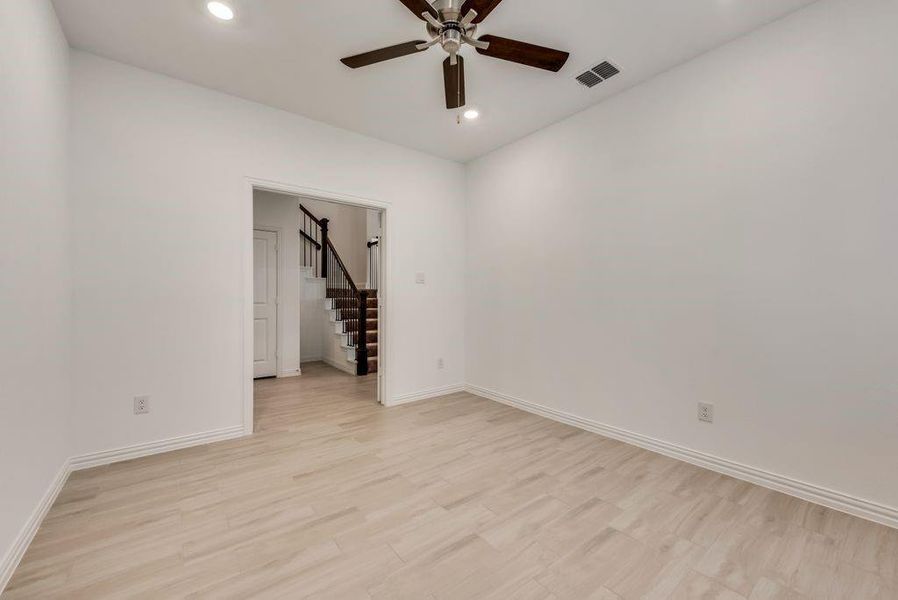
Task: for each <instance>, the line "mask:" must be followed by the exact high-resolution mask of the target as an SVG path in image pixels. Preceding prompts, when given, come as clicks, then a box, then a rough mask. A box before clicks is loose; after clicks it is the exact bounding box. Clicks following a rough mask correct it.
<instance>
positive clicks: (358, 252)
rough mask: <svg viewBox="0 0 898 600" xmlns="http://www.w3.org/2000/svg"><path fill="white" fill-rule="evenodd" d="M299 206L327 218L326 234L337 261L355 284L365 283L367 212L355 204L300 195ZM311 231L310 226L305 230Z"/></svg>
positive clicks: (320, 217)
mask: <svg viewBox="0 0 898 600" xmlns="http://www.w3.org/2000/svg"><path fill="white" fill-rule="evenodd" d="M300 201H301V202H302V205H303V206H305V207H306V208H307V209H309V212H311V213H312V214H313V215H315V217H316V218H318V219H328V237H329V238H330V241H331V243H332V244H333V245H334V248H336V249H337V253H338V254H339V255H340V260H342V261H343V264H344V265H345V266H346V270H347V271H349V275H350V277H352V279H353V281H355V283H356V284H358V285H364V284H365V268H366V265H367V262H366V261H367V260H368V255H367V249H368V248H367V246H365V243H366V242H367V241H368V240H367V237H366V234H367V230H366V229H367V215H366V213H367V211H366V210H365V209H364V208H359V207H358V206H352V205H349V204H338V203H336V202H322V201H320V200H313V199H311V198H301V199H300ZM309 231H310V232H311V229H310V230H309Z"/></svg>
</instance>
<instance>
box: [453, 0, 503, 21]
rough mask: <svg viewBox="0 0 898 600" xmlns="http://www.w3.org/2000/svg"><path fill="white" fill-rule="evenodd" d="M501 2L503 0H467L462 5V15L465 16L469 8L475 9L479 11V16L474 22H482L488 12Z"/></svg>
mask: <svg viewBox="0 0 898 600" xmlns="http://www.w3.org/2000/svg"><path fill="white" fill-rule="evenodd" d="M500 2H502V0H466V2H465V3H464V4H462V6H461V15H462V16H465V15H466V14H468V11H469V10H471V9H474V10H476V11H477V18H476V19H474V22H475V23H480V22H481V21H483V20H484V19H485V18H486V16H487V15H488V14H490V13H491V12H493V9H494V8H496V7H497V6H499V3H500Z"/></svg>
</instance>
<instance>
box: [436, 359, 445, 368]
mask: <svg viewBox="0 0 898 600" xmlns="http://www.w3.org/2000/svg"><path fill="white" fill-rule="evenodd" d="M443 366H444V365H443V359H442V358H438V359H437V369H442V368H443Z"/></svg>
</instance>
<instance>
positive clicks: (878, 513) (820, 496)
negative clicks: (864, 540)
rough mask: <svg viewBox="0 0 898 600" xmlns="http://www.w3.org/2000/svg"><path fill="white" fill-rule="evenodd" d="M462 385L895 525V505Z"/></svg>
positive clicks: (561, 420)
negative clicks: (883, 503)
mask: <svg viewBox="0 0 898 600" xmlns="http://www.w3.org/2000/svg"><path fill="white" fill-rule="evenodd" d="M465 387H466V391H468V392H470V393H472V394H474V395H476V396H480V397H482V398H486V399H487V400H493V401H495V402H500V403H502V404H507V405H508V406H513V407H515V408H519V409H521V410H523V411H526V412H529V413H533V414H536V415H539V416H541V417H546V418H547V419H552V420H553V421H558V422H559V423H565V424H567V425H572V426H574V427H578V428H580V429H585V430H586V431H591V432H593V433H597V434H599V435H603V436H605V437H609V438H613V439H616V440H620V441H622V442H626V443H628V444H632V445H634V446H639V447H640V448H645V449H646V450H651V451H652V452H657V453H658V454H663V455H665V456H669V457H671V458H676V459H678V460H682V461H684V462H687V463H691V464H693V465H697V466H699V467H703V468H705V469H709V470H711V471H715V472H717V473H723V474H724V475H729V476H730V477H735V478H736V479H741V480H743V481H748V482H750V483H754V484H757V485H760V486H762V487H766V488H769V489H772V490H776V491H778V492H782V493H784V494H788V495H790V496H795V497H796V498H800V499H802V500H807V501H808V502H814V503H815V504H820V505H821V506H826V507H829V508H832V509H835V510H838V511H842V512H845V513H848V514H850V515H854V516H856V517H860V518H862V519H868V520H870V521H875V522H877V523H881V524H882V525H887V526H889V527H895V528H898V508H894V507H890V506H884V505H882V504H877V503H875V502H871V501H869V500H864V499H862V498H856V497H854V496H849V495H848V494H844V493H842V492H837V491H835V490H830V489H827V488H823V487H819V486H816V485H813V484H810V483H805V482H803V481H799V480H797V479H792V478H791V477H786V476H785V475H778V474H776V473H771V472H769V471H764V470H763V469H759V468H757V467H752V466H749V465H744V464H742V463H738V462H735V461H732V460H728V459H726V458H720V457H717V456H713V455H711V454H705V453H704V452H699V451H697V450H692V449H690V448H686V447H684V446H679V445H677V444H672V443H670V442H665V441H663V440H658V439H655V438H652V437H649V436H646V435H642V434H640V433H635V432H632V431H627V430H626V429H621V428H619V427H614V426H611V425H605V424H603V423H599V422H598V421H593V420H591V419H586V418H583V417H578V416H576V415H572V414H570V413H566V412H564V411H560V410H557V409H554V408H549V407H547V406H542V405H540V404H536V403H534V402H528V401H527V400H522V399H520V398H515V397H514V396H509V395H507V394H502V393H500V392H495V391H493V390H489V389H486V388H482V387H479V386H476V385H470V384H468V385H467V386H465Z"/></svg>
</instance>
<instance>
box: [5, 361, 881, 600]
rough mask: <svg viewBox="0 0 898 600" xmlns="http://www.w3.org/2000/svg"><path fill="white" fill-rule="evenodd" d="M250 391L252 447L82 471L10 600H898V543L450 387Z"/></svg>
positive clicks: (875, 530)
mask: <svg viewBox="0 0 898 600" xmlns="http://www.w3.org/2000/svg"><path fill="white" fill-rule="evenodd" d="M373 385H374V380H373V378H368V379H359V378H355V377H351V376H348V375H345V374H343V373H341V372H339V371H336V370H334V369H331V368H330V367H326V366H324V365H317V364H316V365H304V375H303V377H301V378H293V379H281V380H270V381H262V382H259V383H257V385H256V390H257V400H256V407H257V415H258V419H257V420H258V423H257V428H258V433H257V434H256V435H254V436H253V437H251V438H245V439H241V440H234V441H228V442H221V443H217V444H212V445H209V446H204V447H199V448H192V449H188V450H182V451H178V452H172V453H169V454H165V455H158V456H154V457H149V458H143V459H138V460H133V461H129V462H126V463H119V464H115V465H111V466H107V467H100V468H96V469H92V470H88V471H81V472H77V473H75V474H73V475H72V477H71V479H70V480H69V482H68V483H67V484H66V486H65V489H64V490H63V491H62V494H61V496H60V497H59V499H58V500H57V502H56V504H55V505H54V507H53V509H52V510H51V512H50V514H49V516H48V517H47V519H46V521H45V522H44V524H43V526H42V527H41V529H40V531H39V532H38V535H37V537H36V539H35V540H34V543H33V544H32V546H31V548H30V549H29V550H28V553H27V555H26V556H25V559H24V561H23V562H22V564H21V566H20V567H19V569H18V571H17V573H16V574H15V576H14V578H13V580H12V582H11V585H10V586H9V588H8V591H7V593H6V595H4V599H6V598H7V597H8V598H9V600H12V599H14V598H41V599H45V598H91V599H93V598H153V599H160V598H182V597H196V598H316V599H328V600H340V599H366V600H367V599H371V600H381V599H393V598H405V599H414V600H428V599H429V600H435V599H444V598H452V599H468V598H489V599H494V600H499V599H502V600H507V599H521V600H524V599H527V600H547V599H557V600H561V599H576V600H612V599H620V598H625V599H629V598H655V599H672V600H681V599H692V598H707V599H714V598H716V599H721V600H740V599H741V600H746V599H749V600H786V599H789V600H795V599H802V598H804V599H813V600H818V599H820V600H827V599H836V598H840V599H842V598H843V599H851V600H866V599H890V600H894V599H896V598H898V532H896V531H895V530H891V529H888V528H885V527H880V526H877V525H874V524H872V523H868V522H866V521H862V520H860V519H855V518H852V517H848V516H846V515H843V514H841V513H838V512H835V511H831V510H828V509H824V508H820V507H818V506H814V505H811V504H808V503H806V502H802V501H800V500H795V499H793V498H790V497H788V496H784V495H782V494H779V493H775V492H771V491H768V490H765V489H763V488H760V487H757V486H754V485H751V484H747V483H742V482H739V481H737V480H735V479H731V478H728V477H724V476H721V475H716V474H714V473H711V472H709V471H705V470H702V469H699V468H697V467H693V466H690V465H687V464H684V463H680V462H677V461H675V460H672V459H668V458H665V457H662V456H659V455H656V454H652V453H650V452H646V451H644V450H640V449H637V448H634V447H632V446H628V445H626V444H622V443H619V442H616V441H612V440H608V439H604V438H601V437H599V436H597V435H594V434H591V433H586V432H583V431H579V430H577V429H574V428H572V427H568V426H565V425H561V424H558V423H554V422H552V421H548V420H545V419H542V418H539V417H536V416H533V415H530V414H527V413H524V412H520V411H517V410H515V409H512V408H509V407H506V406H503V405H500V404H495V403H493V402H490V401H487V400H483V399H480V398H476V397H474V396H471V395H468V394H464V393H461V394H454V395H451V396H446V397H443V398H440V399H436V400H431V401H424V402H418V403H415V404H409V405H405V406H401V407H397V408H391V409H385V408H382V407H380V406H378V405H377V404H375V403H374V402H373V400H372V399H371V398H372V397H373V392H374V390H373Z"/></svg>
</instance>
